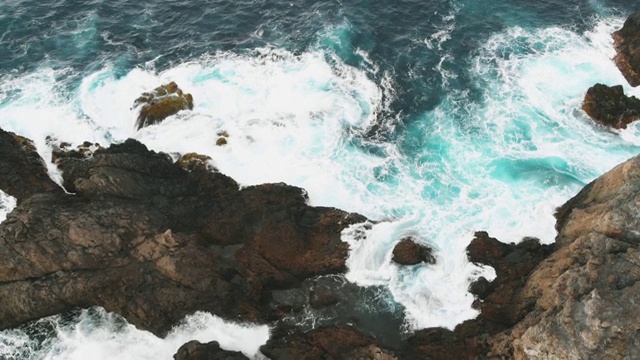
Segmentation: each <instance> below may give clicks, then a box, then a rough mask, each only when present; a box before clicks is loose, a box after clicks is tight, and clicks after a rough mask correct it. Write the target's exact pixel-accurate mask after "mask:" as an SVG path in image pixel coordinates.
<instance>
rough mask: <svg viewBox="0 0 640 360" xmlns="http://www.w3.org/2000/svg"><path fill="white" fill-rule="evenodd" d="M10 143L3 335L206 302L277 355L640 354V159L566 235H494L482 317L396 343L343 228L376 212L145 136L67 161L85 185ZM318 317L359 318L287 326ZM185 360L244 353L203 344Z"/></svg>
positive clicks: (487, 240) (566, 220)
mask: <svg viewBox="0 0 640 360" xmlns="http://www.w3.org/2000/svg"><path fill="white" fill-rule="evenodd" d="M0 150H1V151H2V153H3V156H2V157H0V189H2V190H4V191H5V192H7V193H9V194H10V195H12V196H15V197H16V198H17V199H18V206H17V207H16V209H14V211H13V212H12V213H10V214H9V215H8V217H7V220H6V221H5V222H3V223H2V224H0V264H2V265H1V266H0V303H1V304H2V306H1V307H0V327H1V328H8V327H13V326H16V325H19V324H22V323H24V322H26V321H29V320H32V319H37V318H41V317H44V316H47V315H52V314H56V313H61V312H65V311H68V310H70V309H72V308H75V307H89V306H93V305H99V306H102V307H104V308H106V309H107V310H108V311H113V312H117V313H119V314H122V315H123V316H125V317H126V318H127V320H128V321H129V322H131V323H133V324H135V325H137V326H139V327H141V328H144V329H149V330H151V331H153V332H155V333H156V334H163V333H164V332H165V331H166V330H168V329H169V328H170V327H171V326H172V325H173V324H175V323H176V322H177V321H179V320H180V319H182V318H183V317H184V316H185V315H187V314H190V313H193V312H194V311H196V310H202V311H209V312H211V313H213V314H217V315H219V316H222V317H224V318H227V319H235V320H242V321H252V322H258V323H270V324H271V325H272V326H274V330H273V334H272V336H271V339H270V340H269V341H268V343H267V344H266V345H264V346H263V347H262V349H261V351H262V352H263V353H264V354H265V355H266V356H268V357H269V358H271V359H297V358H305V359H381V360H391V359H418V358H432V359H472V358H478V357H479V358H494V357H497V358H515V359H525V358H540V359H543V358H567V357H569V358H602V357H609V358H625V356H626V357H632V356H633V354H635V350H636V349H638V348H640V336H638V334H640V325H639V324H640V315H637V311H635V310H636V309H635V305H634V304H637V303H640V285H638V284H640V282H639V281H638V280H640V251H639V246H640V232H639V231H638V229H639V228H640V205H639V204H640V157H635V158H633V159H630V160H629V161H627V162H625V163H623V164H621V165H619V166H617V167H616V168H614V169H613V170H611V171H610V172H608V173H607V174H605V175H603V176H601V177H600V178H598V179H596V180H595V181H593V182H592V183H591V184H589V185H587V186H586V187H585V188H584V189H583V190H582V191H581V192H580V193H578V194H577V195H576V196H575V197H574V198H573V199H571V200H569V201H568V202H567V203H566V204H565V205H563V206H562V207H560V208H559V209H558V211H557V213H556V217H557V230H558V234H559V235H558V237H557V241H556V244H555V245H552V246H551V245H541V244H540V243H539V242H538V241H537V239H533V238H525V239H524V240H523V241H521V242H520V243H518V244H504V243H501V242H499V241H498V240H496V239H494V238H491V237H490V236H489V235H488V234H487V233H484V232H478V233H476V235H475V238H474V239H473V241H472V242H471V244H470V245H469V246H468V248H467V253H468V257H469V259H470V261H473V262H477V263H482V264H487V265H490V266H492V267H493V268H494V269H495V270H496V274H497V278H496V279H495V280H493V281H492V282H489V281H487V280H486V279H484V280H483V279H480V280H479V281H478V282H476V283H474V284H472V286H471V289H472V290H473V292H474V293H475V294H477V296H478V299H477V301H476V303H475V307H476V308H477V309H478V310H480V314H479V316H478V317H477V318H476V319H473V320H468V321H465V322H463V323H462V324H460V325H458V326H457V327H456V328H455V329H454V330H453V331H451V330H446V329H441V328H432V329H423V330H420V331H417V332H416V333H415V334H413V335H412V336H411V337H409V338H408V339H401V338H398V339H395V340H390V335H389V334H388V333H385V332H384V331H383V330H384V328H388V329H391V330H393V331H395V329H396V325H395V324H394V325H393V326H389V324H390V320H389V319H390V318H386V317H384V316H386V315H383V314H374V313H368V312H367V313H361V314H355V313H353V310H349V309H353V308H356V307H357V306H355V305H354V304H356V303H354V301H355V302H357V301H361V302H363V303H366V302H368V301H370V300H369V298H367V296H369V295H366V294H367V293H366V292H362V291H363V289H362V288H359V287H357V286H355V285H353V284H351V285H349V286H347V285H346V284H344V283H342V284H340V280H339V276H340V275H339V274H341V273H343V272H344V271H345V270H346V265H345V261H346V257H347V250H348V249H347V245H346V244H345V243H343V242H342V241H341V240H340V232H341V231H342V230H343V229H344V228H345V227H347V226H349V225H350V224H354V223H357V222H362V221H365V220H366V219H365V218H364V217H362V216H360V215H357V214H348V213H345V212H342V211H340V210H337V209H332V208H319V207H310V206H308V205H307V203H306V201H307V199H306V197H305V193H304V191H303V190H302V189H299V188H295V187H291V186H287V185H284V184H265V185H260V186H252V187H247V188H244V189H241V190H240V189H239V187H238V184H237V183H236V182H235V181H233V180H232V179H231V178H229V177H227V176H225V175H223V174H220V173H218V172H216V171H215V169H214V168H212V167H211V166H210V162H209V159H208V158H207V157H202V156H198V155H196V154H188V155H185V156H184V157H183V158H182V160H181V161H179V162H177V163H173V161H172V160H171V158H170V157H169V156H168V155H166V154H162V153H155V152H153V151H149V150H148V149H147V148H146V147H145V146H144V145H142V144H140V143H139V142H137V141H134V140H128V141H126V142H125V143H123V144H119V145H113V146H111V147H110V148H108V149H103V148H99V147H98V148H96V150H95V151H94V152H92V153H86V152H85V153H84V154H83V156H75V155H73V156H71V155H69V156H61V157H59V158H58V159H57V162H58V164H59V165H60V166H61V168H62V169H63V184H64V187H65V188H66V189H67V190H68V191H70V192H72V193H75V194H74V195H72V194H67V193H65V192H64V191H62V189H61V188H60V187H59V186H58V185H57V184H55V183H53V182H52V181H51V180H50V179H49V177H48V176H47V173H46V169H45V166H44V162H43V161H42V159H40V157H39V156H38V154H37V153H36V152H35V148H34V147H33V145H32V143H31V142H30V141H28V140H27V139H24V138H21V137H19V136H17V135H15V134H12V133H9V132H5V131H2V130H0ZM71 151H77V152H81V151H79V150H71ZM364 241H366V240H364ZM415 245H416V244H415V243H414V245H411V246H410V247H411V248H412V249H414V250H415ZM405 246H407V247H409V246H408V245H405ZM411 253H412V254H415V251H413V252H411ZM332 274H333V275H332ZM320 275H324V276H320ZM364 290H366V289H364ZM337 291H339V293H338V292H337ZM363 294H364V295H363ZM372 294H373V295H374V296H375V295H376V293H375V292H373V293H372ZM359 299H360V300H359ZM302 309H307V310H308V309H314V311H335V312H334V314H337V315H336V317H335V319H339V318H340V321H343V323H340V322H339V321H338V320H336V321H335V322H334V323H333V324H332V323H331V321H328V322H325V323H322V324H321V326H320V327H319V328H313V329H308V328H307V329H303V328H301V327H300V326H299V325H298V323H297V322H296V321H288V320H287V319H288V317H289V316H295V314H296V313H297V312H301V313H304V311H302ZM340 309H342V310H340ZM345 309H346V310H345ZM305 311H306V310H305ZM340 311H342V312H340ZM349 311H351V313H349ZM342 314H347V317H346V318H344V319H343V318H342V317H343V316H342ZM351 316H354V317H353V318H352V317H351ZM364 316H366V317H367V318H365V317H364ZM294 320H295V319H294ZM380 328H383V330H380ZM388 329H387V330H388ZM176 358H177V359H181V360H183V359H184V360H186V359H242V358H244V355H242V354H238V353H233V352H227V351H223V350H221V349H220V348H219V345H218V344H216V343H209V344H199V343H197V342H190V343H188V344H186V345H185V346H183V347H182V348H181V349H180V350H179V352H178V353H177V354H176Z"/></svg>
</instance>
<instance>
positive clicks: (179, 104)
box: [133, 81, 193, 130]
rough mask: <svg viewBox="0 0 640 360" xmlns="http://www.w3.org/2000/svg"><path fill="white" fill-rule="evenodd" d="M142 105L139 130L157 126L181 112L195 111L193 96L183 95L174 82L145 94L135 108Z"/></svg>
mask: <svg viewBox="0 0 640 360" xmlns="http://www.w3.org/2000/svg"><path fill="white" fill-rule="evenodd" d="M140 105H142V107H141V108H140V114H139V115H138V121H137V122H136V127H137V129H138V130H140V129H142V128H143V127H147V126H149V125H154V124H157V123H159V122H161V121H162V120H164V119H166V118H167V117H169V116H171V115H175V114H177V113H178V112H179V111H181V110H193V96H191V94H185V93H183V92H182V90H180V88H179V87H178V85H177V84H176V83H175V82H173V81H172V82H170V83H168V84H165V85H161V86H159V87H157V88H155V89H154V90H153V91H152V92H146V93H143V94H142V95H141V96H140V97H139V98H138V99H136V101H135V103H134V105H133V106H134V107H137V106H140Z"/></svg>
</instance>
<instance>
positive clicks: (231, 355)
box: [173, 340, 249, 360]
mask: <svg viewBox="0 0 640 360" xmlns="http://www.w3.org/2000/svg"><path fill="white" fill-rule="evenodd" d="M173 358H174V359H175V360H249V358H248V357H246V356H244V355H243V354H242V353H241V352H239V351H226V350H223V349H221V348H220V344H218V342H217V341H212V342H209V343H206V344H203V343H201V342H199V341H196V340H193V341H189V342H188V343H186V344H184V345H182V346H181V347H180V349H178V352H176V354H175V355H173Z"/></svg>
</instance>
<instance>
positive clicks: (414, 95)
mask: <svg viewBox="0 0 640 360" xmlns="http://www.w3.org/2000/svg"><path fill="white" fill-rule="evenodd" d="M632 10H633V9H632V8H631V7H630V6H629V4H628V3H627V2H622V1H590V2H584V1H568V2H567V1H563V2H557V1H546V2H540V3H539V4H536V5H530V4H529V3H528V2H524V1H515V2H514V1H506V0H505V1H495V2H492V3H491V4H487V3H486V2H480V1H477V0H475V1H474V0H467V1H428V2H417V1H400V2H395V3H393V4H386V3H383V2H381V1H354V2H350V3H349V4H343V3H342V2H338V1H326V2H304V1H302V2H295V3H287V2H270V1H235V2H227V1H204V0H201V1H173V2H160V1H153V0H152V1H146V2H143V3H137V4H132V3H130V2H126V1H112V2H108V3H105V2H99V1H93V2H92V1H73V2H72V1H62V0H59V1H38V2H36V1H27V0H23V1H11V2H3V3H0V127H2V128H4V129H6V130H10V131H15V132H18V133H20V134H23V135H25V136H27V137H30V138H32V139H34V140H35V141H36V145H37V146H38V150H39V151H40V152H41V154H42V155H43V156H44V157H45V158H48V156H49V153H50V151H51V149H49V148H47V145H46V144H45V141H44V139H45V137H46V136H54V137H56V138H58V139H60V140H63V141H70V142H73V143H81V142H83V141H85V140H89V141H92V142H100V143H102V144H107V143H112V142H120V141H123V140H124V139H126V138H128V137H134V138H136V139H139V140H141V141H143V142H144V143H145V144H147V145H148V146H150V147H151V148H153V149H155V150H161V151H166V152H168V153H170V154H174V155H177V154H179V153H185V152H191V151H197V152H200V153H204V154H208V155H210V156H211V157H212V158H213V159H214V163H215V165H216V166H217V167H218V168H219V169H220V170H221V171H222V172H224V173H226V174H228V175H230V176H232V177H233V178H235V179H236V180H238V181H239V182H240V183H242V184H245V185H250V184H258V183H264V182H280V181H284V182H287V183H289V184H292V185H297V186H301V187H303V188H305V189H306V190H307V191H308V193H309V197H310V202H311V204H312V205H322V206H336V207H339V208H342V209H345V210H349V211H356V212H359V213H362V214H364V215H366V216H368V217H370V218H371V219H374V220H378V221H382V222H381V223H379V224H377V225H374V226H373V227H372V228H371V229H370V230H368V229H365V228H364V227H358V226H356V227H353V228H350V229H348V230H346V231H345V233H344V234H343V240H345V241H348V242H349V243H350V244H351V248H352V251H351V254H350V258H349V262H348V265H349V273H348V274H347V278H348V279H349V280H350V281H353V282H356V283H358V284H361V285H375V286H382V287H383V288H385V289H386V292H385V297H386V300H385V301H387V302H389V303H391V304H401V305H402V307H399V308H403V309H404V316H405V318H406V328H407V330H408V331H411V330H414V329H419V328H424V327H429V326H445V327H450V328H451V327H453V326H455V325H456V324H457V323H459V322H461V321H463V320H465V319H468V318H472V317H474V316H475V315H476V312H475V310H473V309H472V308H471V302H472V301H473V297H472V296H470V295H469V294H468V293H467V292H466V288H467V286H468V284H469V281H471V280H472V279H474V278H475V277H477V276H480V275H484V276H492V269H490V268H479V267H477V266H475V265H473V264H469V263H468V262H467V260H466V257H465V255H464V248H465V247H466V246H467V245H468V243H469V241H470V240H471V238H472V234H473V232H474V231H477V230H486V231H489V233H490V234H491V235H493V236H496V237H498V238H499V239H501V240H502V241H505V242H517V241H519V240H520V239H521V238H522V237H524V236H536V237H539V238H540V239H541V240H542V241H543V242H546V243H549V242H553V240H554V237H555V230H554V228H553V226H554V219H553V216H552V214H553V211H554V208H555V207H556V206H558V205H560V204H562V203H563V202H564V201H566V200H567V199H569V198H570V197H571V196H572V195H574V194H575V193H576V192H577V191H578V190H579V189H580V188H581V187H582V186H584V185H585V184H586V183H588V182H589V181H591V180H592V179H594V178H595V177H596V176H598V175H600V174H602V173H603V172H605V171H607V170H608V169H610V168H611V167H613V166H614V165H616V164H618V163H620V162H622V161H624V160H626V159H627V158H629V157H631V156H633V155H635V154H637V153H638V150H639V149H640V148H639V146H640V137H639V136H638V135H639V134H640V131H639V129H638V127H637V126H630V127H629V129H627V130H623V131H615V132H614V131H611V130H607V129H604V128H601V127H599V126H596V125H594V124H593V123H592V122H591V121H590V120H589V119H588V118H586V117H585V115H584V114H583V112H582V111H581V110H580V106H581V101H582V97H583V96H584V93H585V91H586V89H587V88H588V87H590V86H591V85H593V84H594V83H596V82H602V83H606V84H609V85H613V84H625V86H626V82H625V80H624V78H623V77H622V75H621V74H620V73H619V71H618V70H617V68H616V67H615V65H614V64H613V62H612V61H611V58H612V57H613V55H614V51H613V47H612V42H611V38H610V34H611V32H613V31H614V30H616V29H617V28H619V27H620V26H621V25H622V22H623V20H624V16H625V15H626V14H627V13H629V12H631V11H632ZM172 80H173V81H176V82H177V83H178V84H179V85H180V86H181V87H182V88H183V89H184V90H185V91H188V92H191V93H192V94H193V97H194V102H195V108H194V110H193V111H192V112H189V113H184V112H183V113H179V114H177V115H176V116H173V117H171V118H169V119H167V120H166V121H165V122H163V123H162V124H160V125H157V126H152V127H149V128H145V129H142V130H140V131H136V130H135V128H134V123H135V118H136V113H135V110H132V109H131V106H132V103H133V100H134V99H135V98H137V96H138V95H139V94H140V93H141V92H144V91H147V90H150V89H152V88H154V87H156V86H157V85H159V84H161V83H163V82H167V81H172ZM625 91H626V92H629V93H631V94H635V95H639V96H640V91H638V90H636V89H631V88H628V87H625ZM222 130H225V131H227V132H228V133H229V134H230V138H229V144H228V145H227V146H224V147H217V146H215V141H216V138H217V136H216V133H217V132H219V131H222ZM51 171H52V176H53V177H54V178H56V176H57V173H56V172H55V170H54V169H51ZM12 206H14V204H13V203H12V202H11V199H9V198H8V197H6V196H4V195H3V194H0V219H2V216H4V213H6V211H8V210H9V209H11V207H12ZM3 209H4V210H3ZM362 234H364V236H365V237H366V240H365V241H356V240H354V239H355V238H356V237H361V236H362ZM407 235H411V236H414V237H416V238H418V239H420V241H422V242H424V243H425V244H427V245H429V246H431V247H432V248H433V249H434V250H435V255H436V257H437V264H436V265H434V266H426V265H424V266H423V265H419V266H414V267H398V266H396V265H395V264H393V263H392V262H391V260H390V258H391V250H392V249H393V246H394V245H395V243H396V242H397V241H398V240H400V238H402V237H404V236H407ZM105 316H106V317H107V318H108V316H110V315H104V314H102V315H100V316H98V319H99V320H100V319H102V320H100V321H97V320H96V321H94V322H93V323H92V324H94V327H93V328H92V329H93V330H91V331H89V330H86V329H87V328H86V327H85V328H82V327H81V328H80V329H81V330H79V331H75V332H74V331H71V330H69V325H68V324H67V323H68V321H67V322H65V324H67V325H65V326H62V327H61V330H59V331H58V332H56V331H53V332H49V333H47V334H49V335H47V336H48V337H46V338H47V339H49V340H48V341H47V342H46V346H45V345H43V343H42V341H40V342H38V341H36V343H37V344H40V345H38V346H36V348H37V349H39V350H37V352H36V353H37V355H34V356H36V357H47V358H56V359H58V358H74V357H76V358H82V356H84V355H86V354H87V353H96V352H97V353H100V354H103V358H105V359H106V358H113V356H111V355H109V354H110V353H111V351H110V350H109V349H110V348H109V346H111V347H116V348H118V349H121V352H120V353H119V354H120V355H119V356H120V357H125V358H126V357H128V358H140V356H142V355H141V354H140V352H139V351H138V348H136V346H137V343H136V342H132V341H130V338H131V337H132V335H131V334H132V333H131V331H135V330H131V329H129V330H127V331H124V330H123V329H124V328H122V327H116V328H113V327H109V326H107V325H104V324H105V321H106V320H104V317H105ZM203 316H204V315H203ZM56 319H58V318H54V320H51V321H53V322H56V321H58V320H59V319H58V320H56ZM103 320H104V321H103ZM74 321H75V322H74ZM114 321H115V320H114ZM216 321H218V320H216ZM75 323H77V324H86V321H85V322H83V320H82V318H78V319H76V320H72V321H71V324H75ZM112 323H113V321H111V322H110V321H106V324H112ZM207 324H209V325H206V326H204V327H205V328H206V327H207V326H209V328H210V329H214V328H216V329H217V328H219V327H220V326H222V325H220V324H219V323H218V322H215V323H214V321H209V322H208V323H207ZM225 326H226V325H225ZM72 327H73V326H72ZM83 329H84V330H83ZM96 329H97V330H96ZM100 329H102V330H104V331H102V330H100ZM127 329H128V328H127ZM185 329H186V330H185ZM254 330H255V329H254ZM100 331H102V332H100ZM180 331H183V332H184V333H189V331H193V329H192V328H188V327H187V328H183V330H180ZM233 331H235V330H229V331H228V332H231V333H234V332H233ZM255 331H257V333H256V334H258V335H255V336H254V337H255V338H256V339H258V340H256V341H258V342H259V341H266V339H264V340H263V338H262V337H261V336H262V335H259V334H262V333H260V331H263V330H260V329H257V330H255ZM96 333H100V334H102V335H96ZM221 333H222V332H220V331H218V332H216V331H213V330H212V331H211V332H210V333H208V334H209V335H207V336H208V337H209V338H210V339H211V340H212V339H214V338H216V337H219V336H221V335H220V334H221ZM0 334H2V335H0V355H5V356H8V355H6V354H24V351H25V350H24V349H33V348H34V346H35V345H34V342H33V341H25V342H24V343H22V345H19V344H17V343H16V342H9V340H7V339H22V338H21V337H20V336H27V335H24V334H22V333H21V334H22V335H20V336H18V335H16V334H17V333H16V332H3V333H0ZM56 334H57V335H56ZM105 334H106V335H105ZM3 336H4V337H3ZM100 336H103V337H100ZM140 336H142V335H140ZM181 336H182V335H181ZM185 336H187V335H185ZM237 336H241V335H237ZM245 336H246V335H245ZM187 337H188V336H187ZM142 338H144V339H146V340H138V342H142V343H145V342H155V341H161V340H160V339H157V338H154V337H152V336H148V337H144V336H143V337H142ZM3 339H4V340H3ZM27 339H29V336H27ZM80 339H94V340H95V339H100V340H99V341H97V340H96V341H94V342H91V344H92V345H91V346H92V347H91V348H90V349H89V348H86V347H83V345H82V344H83V343H82V341H80ZM180 339H182V338H180ZM203 340H206V339H203ZM162 341H165V342H164V344H170V345H166V347H162V346H157V347H155V348H157V349H158V350H157V353H153V354H148V356H149V358H158V357H164V358H171V355H172V354H173V353H172V352H171V351H172V350H171V349H172V346H175V344H174V343H177V341H174V342H171V341H170V340H162ZM25 344H26V345H25ZM258 345H259V344H258ZM101 346H103V347H101ZM225 346H227V348H229V349H236V350H243V351H245V352H246V353H247V354H253V353H255V351H256V350H255V349H257V347H254V348H247V347H245V348H242V347H240V346H239V345H238V344H234V343H233V342H230V343H229V345H225ZM174 350H175V349H173V351H174ZM89 351H91V352H89ZM127 351H130V352H127ZM83 354H84V355H83ZM16 356H17V355H16ZM101 356H102V355H101ZM145 356H147V355H145ZM18 357H24V355H20V356H18Z"/></svg>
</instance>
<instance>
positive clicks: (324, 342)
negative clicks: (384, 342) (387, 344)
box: [260, 327, 398, 360]
mask: <svg viewBox="0 0 640 360" xmlns="http://www.w3.org/2000/svg"><path fill="white" fill-rule="evenodd" d="M260 351H261V352H262V353H263V354H265V355H266V356H267V357H269V358H270V359H283V360H284V359H335V360H338V359H344V360H365V359H366V360H369V359H376V360H397V359H398V358H397V357H396V355H395V354H394V353H393V352H392V351H390V350H387V349H383V348H381V347H380V346H378V345H377V341H376V340H375V339H373V338H371V337H368V336H365V335H363V334H361V333H359V332H358V331H356V330H354V329H352V328H349V327H325V328H320V329H317V330H312V331H309V332H307V333H301V332H299V331H293V332H291V333H289V332H287V331H286V330H282V329H278V330H276V332H274V334H272V336H271V339H270V340H269V341H268V342H267V343H266V344H265V345H264V346H262V347H261V348H260Z"/></svg>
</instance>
